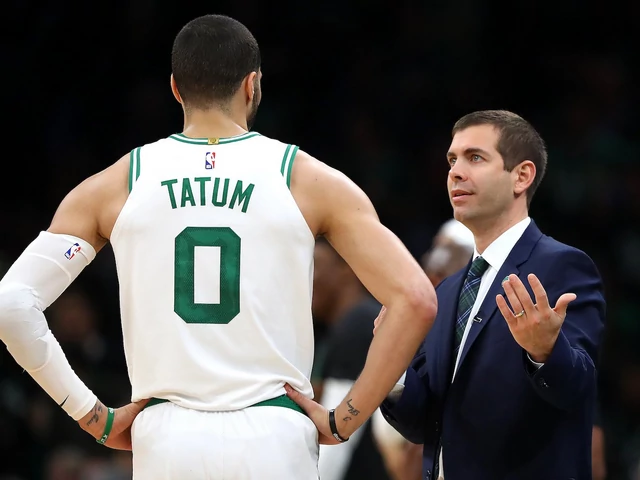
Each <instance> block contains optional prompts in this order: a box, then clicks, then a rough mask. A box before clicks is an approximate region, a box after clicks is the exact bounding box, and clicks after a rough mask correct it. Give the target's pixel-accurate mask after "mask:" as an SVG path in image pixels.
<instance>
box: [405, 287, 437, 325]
mask: <svg viewBox="0 0 640 480" xmlns="http://www.w3.org/2000/svg"><path fill="white" fill-rule="evenodd" d="M403 302H404V304H405V305H406V308H407V309H408V310H409V311H410V317H411V318H412V319H413V322H415V323H416V324H419V325H420V327H422V328H423V329H425V330H428V329H430V328H431V325H433V321H434V320H435V318H436V313H437V312H438V299H437V297H436V293H435V290H434V289H433V287H432V286H431V285H430V284H429V283H428V281H427V283H426V284H425V283H423V282H421V283H419V284H416V285H414V286H411V287H409V288H407V289H406V290H405V292H404V294H403Z"/></svg>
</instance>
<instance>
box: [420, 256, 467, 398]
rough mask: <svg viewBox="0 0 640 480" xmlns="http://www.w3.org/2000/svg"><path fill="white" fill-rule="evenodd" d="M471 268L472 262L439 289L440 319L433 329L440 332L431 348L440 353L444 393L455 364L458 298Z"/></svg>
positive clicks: (439, 360) (434, 336)
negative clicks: (454, 343) (454, 340)
mask: <svg viewBox="0 0 640 480" xmlns="http://www.w3.org/2000/svg"><path fill="white" fill-rule="evenodd" d="M470 266H471V262H469V264H468V265H467V268H465V269H463V270H460V271H459V272H457V273H454V274H453V275H452V276H451V277H449V279H448V280H446V281H445V283H443V284H441V286H440V287H439V288H438V298H439V299H441V300H440V301H439V302H438V317H437V321H436V323H435V324H434V327H433V328H434V329H440V332H437V333H436V332H434V333H435V335H432V337H433V339H434V343H431V344H430V345H429V348H432V349H434V350H435V351H437V352H440V354H438V355H437V363H438V371H440V372H442V373H443V377H442V378H443V382H446V383H443V385H442V387H443V391H444V388H445V386H446V384H448V383H449V382H450V381H451V375H450V372H451V365H452V364H453V360H452V355H453V351H452V348H451V346H452V345H453V335H454V332H455V324H456V316H457V314H458V297H459V296H460V291H461V290H462V283H463V281H464V279H465V277H466V276H467V272H468V271H469V268H470ZM444 299H451V301H442V300H444Z"/></svg>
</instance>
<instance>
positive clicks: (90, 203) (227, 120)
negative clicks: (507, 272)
mask: <svg viewBox="0 0 640 480" xmlns="http://www.w3.org/2000/svg"><path fill="white" fill-rule="evenodd" d="M171 65H172V76H171V88H172V92H173V94H174V96H175V98H176V100H178V102H179V103H180V104H181V106H182V108H183V112H184V129H183V132H182V133H181V134H176V135H172V136H171V137H169V138H166V139H163V140H159V141H157V142H155V143H152V144H148V145H144V146H142V147H139V148H135V149H134V150H133V151H132V152H131V154H130V155H125V156H123V157H122V158H121V159H120V160H118V161H117V162H115V163H114V164H113V165H111V166H109V167H108V168H106V169H105V170H103V171H102V172H99V173H97V174H95V175H92V176H91V177H89V178H87V179H86V180H85V181H83V182H82V183H81V184H80V185H78V186H77V187H76V188H74V189H73V190H72V191H71V192H69V194H68V195H67V196H66V197H65V199H64V200H63V201H62V202H61V203H60V205H59V207H58V209H57V211H56V214H55V215H54V218H53V219H52V222H51V225H50V226H49V228H48V230H47V232H42V234H41V235H40V236H39V237H38V238H37V239H36V240H35V241H34V242H32V244H31V245H29V247H27V249H25V252H23V254H22V255H21V256H20V257H19V259H18V260H16V262H15V263H14V265H12V267H11V268H10V271H9V272H8V273H7V274H6V275H5V277H3V279H2V282H0V339H2V341H3V342H4V343H5V344H7V348H8V349H9V351H10V352H12V354H13V355H14V357H15V358H16V360H17V361H18V363H19V364H20V365H21V366H22V367H23V368H25V370H27V371H28V372H29V373H30V374H31V375H32V377H33V378H34V379H35V380H36V381H37V382H38V383H39V384H40V385H41V386H42V388H43V389H44V390H45V391H47V393H49V395H50V396H51V398H53V399H54V400H55V401H56V402H57V403H58V404H59V405H60V406H61V407H62V408H63V409H65V411H67V413H68V414H69V415H70V416H71V417H72V418H74V419H75V420H77V421H78V422H79V425H80V426H81V427H82V428H83V429H84V430H86V431H87V432H88V433H90V435H91V436H92V437H93V438H95V439H97V440H98V441H99V442H101V443H104V444H105V445H107V446H109V447H113V448H121V449H129V448H131V443H132V444H133V475H134V479H135V480H178V479H179V480H183V479H205V478H206V479H210V480H227V479H230V480H249V479H260V480H276V479H278V480H279V479H283V478H285V479H289V478H295V479H296V480H312V479H313V480H317V478H318V442H319V441H322V442H323V443H331V442H333V443H335V442H338V441H344V438H345V437H348V436H349V435H350V434H351V433H353V432H354V431H355V430H356V429H358V428H359V427H360V426H361V425H363V423H364V422H365V421H366V419H367V418H368V417H369V416H370V415H371V414H372V413H373V412H374V411H375V409H376V408H377V407H378V405H380V403H381V402H382V400H383V399H384V397H385V395H386V394H387V393H389V391H390V390H391V388H392V387H393V386H394V385H395V382H396V381H397V379H398V378H399V377H400V375H401V374H402V372H404V371H405V370H406V368H407V366H408V365H409V363H410V361H411V359H412V358H413V354H414V352H415V351H416V349H417V348H418V346H419V344H420V343H421V341H422V339H423V338H424V336H425V335H426V333H427V331H428V330H429V328H430V325H431V323H432V321H433V319H434V317H435V311H436V300H435V293H434V290H433V287H432V286H431V284H430V283H429V280H428V279H427V277H426V275H425V274H424V272H423V271H422V269H421V268H420V266H419V265H418V263H417V262H416V261H415V259H413V257H412V256H411V254H410V253H409V251H408V250H407V249H406V248H405V247H404V245H403V244H402V242H400V241H399V239H398V238H397V237H396V236H395V235H394V234H393V233H392V232H391V231H389V229H387V228H386V227H384V225H382V224H381V223H380V221H379V219H378V216H377V214H376V212H375V209H374V207H373V205H372V204H371V202H370V200H369V199H368V198H367V196H366V195H365V194H364V192H362V190H360V189H359V188H358V187H357V185H355V184H354V183H353V182H351V181H350V180H349V179H348V178H347V177H346V176H344V175H342V174H341V173H340V172H338V171H336V170H334V169H332V168H330V167H328V166H327V165H326V164H324V163H322V162H320V161H318V160H316V159H314V158H313V157H311V156H310V155H308V154H307V153H305V152H302V151H297V148H296V147H294V146H291V145H285V144H283V143H281V142H278V141H275V140H271V139H268V138H265V137H263V136H261V135H259V134H257V133H255V132H250V127H251V124H252V122H253V120H254V119H255V116H256V112H257V108H258V105H259V103H260V98H261V89H260V78H261V76H262V73H261V70H260V51H259V48H258V45H257V42H256V40H255V38H254V37H253V35H252V34H251V33H250V32H249V31H248V29H247V28H246V27H245V26H243V25H242V24H241V23H239V22H237V21H235V20H233V19H231V18H228V17H225V16H220V15H205V16H203V17H199V18H196V19H194V20H192V21H191V22H189V23H187V24H186V25H185V26H184V27H183V28H182V29H181V31H180V32H179V33H178V35H177V36H176V39H175V41H174V45H173V51H172V61H171ZM289 187H290V188H289ZM316 235H323V236H325V237H326V238H327V239H328V240H329V241H330V242H331V243H332V245H333V246H334V247H335V249H336V251H338V253H339V254H340V255H341V257H343V258H344V259H345V261H346V262H347V263H348V264H349V265H350V266H351V267H352V269H353V270H354V272H355V273H356V275H357V276H358V277H359V278H360V280H361V281H362V283H363V285H364V286H365V287H366V288H367V289H368V290H369V291H370V292H371V293H372V294H373V295H374V296H375V297H376V298H377V299H378V301H379V302H380V303H381V304H383V305H385V307H386V309H387V310H386V314H385V318H386V319H385V321H384V326H383V327H381V328H379V330H380V333H378V334H377V335H376V337H375V339H374V340H373V342H372V344H371V348H370V352H369V354H368V356H367V363H366V365H365V368H364V369H363V371H362V373H361V375H360V376H359V377H358V380H356V382H355V383H354V385H353V388H352V389H351V390H350V392H349V395H348V396H347V397H345V398H344V399H343V400H342V401H341V402H340V404H338V405H337V406H336V408H335V411H332V412H327V411H326V409H324V407H322V406H320V405H318V404H316V403H314V402H313V401H312V400H311V397H312V392H311V387H310V384H309V374H310V370H311V363H312V359H313V338H312V337H313V332H312V328H313V326H312V321H311V314H310V312H311V305H310V304H311V291H312V288H311V282H312V272H313V264H312V261H313V260H312V259H313V251H314V238H315V236H316ZM107 241H111V243H112V246H113V249H114V252H115V257H116V262H117V269H118V278H119V281H120V291H121V298H120V299H121V309H122V326H123V333H124V342H125V352H126V357H127V364H128V368H129V373H130V380H131V384H132V387H133V388H132V389H133V399H134V400H137V399H144V400H142V401H140V402H136V403H131V404H129V405H126V406H124V407H121V408H118V409H113V408H106V406H105V405H104V404H103V403H102V402H101V401H100V400H99V399H97V397H96V396H95V394H93V393H92V392H91V391H90V389H89V388H88V387H87V385H85V384H84V383H83V382H82V381H81V379H80V378H79V377H78V376H77V374H76V373H75V372H73V370H72V369H71V368H70V366H69V363H68V361H67V360H66V358H65V355H64V353H63V351H62V349H61V348H60V345H59V344H58V343H57V341H56V340H55V337H54V336H53V335H52V333H51V332H50V331H49V329H48V326H47V323H46V319H45V316H44V314H43V311H44V309H46V308H47V306H48V305H50V304H51V303H52V302H53V301H54V300H55V299H56V298H57V297H58V296H59V295H60V294H61V293H62V292H63V291H64V290H65V289H66V288H67V287H68V285H69V284H70V283H71V282H72V281H73V280H74V279H75V278H76V277H77V276H78V274H79V273H80V272H81V271H82V269H83V268H84V267H85V266H86V265H88V263H89V262H91V260H93V258H94V257H95V255H96V253H97V252H99V251H100V250H101V249H102V248H103V247H104V246H105V244H106V243H107ZM27 327H28V328H27ZM287 385H289V386H287ZM291 387H293V389H292V388H291ZM285 392H286V395H285ZM296 395H297V396H296ZM149 397H151V398H152V400H151V401H149V403H146V408H145V409H144V410H143V411H142V412H141V413H140V414H139V415H138V413H139V412H140V410H141V409H142V407H143V406H144V405H145V401H146V399H147V398H149ZM294 400H295V403H294ZM299 405H304V408H305V411H306V413H307V414H308V415H304V414H303V413H302V408H301V407H300V406H299ZM134 418H135V422H134V421H133V420H134ZM340 434H342V435H344V436H345V437H341V436H340Z"/></svg>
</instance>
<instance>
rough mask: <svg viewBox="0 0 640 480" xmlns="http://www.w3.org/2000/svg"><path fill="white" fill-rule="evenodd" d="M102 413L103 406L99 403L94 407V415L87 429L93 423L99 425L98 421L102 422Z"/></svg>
mask: <svg viewBox="0 0 640 480" xmlns="http://www.w3.org/2000/svg"><path fill="white" fill-rule="evenodd" d="M101 413H102V404H101V403H100V402H98V403H96V405H95V406H94V407H93V415H91V418H89V421H88V422H87V427H88V426H89V425H91V424H92V423H98V420H100V414H101Z"/></svg>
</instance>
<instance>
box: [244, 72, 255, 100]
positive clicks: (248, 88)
mask: <svg viewBox="0 0 640 480" xmlns="http://www.w3.org/2000/svg"><path fill="white" fill-rule="evenodd" d="M257 77H258V73H257V72H251V73H250V74H249V75H247V76H246V77H245V78H244V82H242V87H243V88H244V93H245V95H246V96H247V100H248V102H247V103H250V102H251V101H253V97H254V96H255V94H256V81H257V80H256V79H257Z"/></svg>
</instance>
